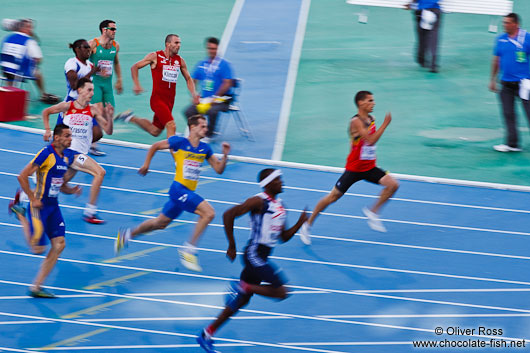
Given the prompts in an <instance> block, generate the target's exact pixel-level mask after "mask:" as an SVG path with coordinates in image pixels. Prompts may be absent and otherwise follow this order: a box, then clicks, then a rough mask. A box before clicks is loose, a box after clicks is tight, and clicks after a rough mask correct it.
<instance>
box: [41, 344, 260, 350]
mask: <svg viewBox="0 0 530 353" xmlns="http://www.w3.org/2000/svg"><path fill="white" fill-rule="evenodd" d="M252 346H254V345H252V344H246V343H216V344H215V347H216V348H217V347H252ZM164 348H199V345H198V344H139V345H127V346H75V347H73V346H69V347H54V348H48V349H46V351H84V350H101V351H103V352H105V351H107V350H111V349H164ZM31 352H35V351H31Z"/></svg>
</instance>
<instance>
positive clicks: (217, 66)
mask: <svg viewBox="0 0 530 353" xmlns="http://www.w3.org/2000/svg"><path fill="white" fill-rule="evenodd" d="M218 47H219V39H217V38H214V37H209V38H207V39H206V51H207V54H208V57H207V58H206V59H204V60H202V61H200V62H199V63H197V65H196V66H195V69H194V70H193V74H192V75H191V77H192V78H193V79H194V80H195V87H198V84H197V83H198V81H200V82H201V92H200V96H201V103H202V104H201V105H199V110H200V111H199V110H197V105H194V104H192V105H190V106H189V107H188V108H187V109H186V111H185V112H184V115H185V116H186V118H189V117H190V116H193V115H196V114H203V115H207V116H208V132H207V133H206V137H207V138H211V137H212V136H213V133H214V131H215V123H216V121H217V115H218V114H219V112H221V111H223V112H226V111H228V107H229V105H230V100H231V96H232V87H233V85H234V75H233V71H232V68H231V66H230V63H229V62H228V61H226V60H225V59H223V58H221V57H220V56H218V55H217V48H218ZM204 107H206V109H208V110H203V109H205V108H204Z"/></svg>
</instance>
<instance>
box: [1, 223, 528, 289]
mask: <svg viewBox="0 0 530 353" xmlns="http://www.w3.org/2000/svg"><path fill="white" fill-rule="evenodd" d="M0 225H6V224H5V223H2V222H0ZM19 227H20V226H19ZM67 233H73V234H75V233H74V232H67ZM99 237H100V238H103V236H99ZM105 238H106V239H109V240H114V238H113V237H105ZM133 241H136V242H140V241H138V240H133ZM144 243H145V242H144ZM151 244H155V243H154V242H151ZM160 245H162V244H160ZM167 246H168V247H177V248H180V247H182V246H183V245H172V244H168V245H167ZM197 250H201V251H209V252H216V253H223V254H224V253H225V252H224V251H223V250H214V249H207V248H197ZM0 253H4V254H11V255H17V256H28V257H38V258H42V257H43V256H42V255H33V254H25V253H19V252H11V251H6V250H0ZM270 258H271V259H276V260H284V261H289V262H302V263H311V264H319V265H326V266H337V267H344V268H357V269H363V270H375V271H385V272H395V273H407V274H416V275H425V276H434V277H443V278H455V279H465V280H475V281H484V282H496V283H507V284H518V285H530V282H525V281H514V280H506V279H499V278H488V277H475V276H464V275H454V274H446V273H438V272H426V271H417V270H405V269H396V268H390V267H378V266H366V265H354V264H343V263H338V262H328V261H318V260H306V259H297V258H290V257H282V256H270ZM59 261H67V262H78V263H85V264H92V265H97V266H107V267H117V268H128V269H135V270H139V268H135V267H128V266H121V265H113V264H103V263H96V262H90V261H82V260H74V259H67V258H60V259H59ZM146 271H149V272H159V273H171V274H176V275H180V276H192V274H187V273H181V272H171V271H162V270H156V269H146ZM193 276H197V277H202V278H211V279H220V278H219V277H215V278H214V277H211V276H204V275H197V274H195V275H193ZM290 287H291V288H303V289H307V290H316V291H319V290H322V289H314V288H312V289H310V288H308V287H295V286H290ZM324 290H325V291H327V289H324Z"/></svg>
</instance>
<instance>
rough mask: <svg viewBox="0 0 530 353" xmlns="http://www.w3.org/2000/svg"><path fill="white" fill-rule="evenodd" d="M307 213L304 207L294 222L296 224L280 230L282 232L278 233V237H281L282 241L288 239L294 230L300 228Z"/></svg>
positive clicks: (296, 230)
mask: <svg viewBox="0 0 530 353" xmlns="http://www.w3.org/2000/svg"><path fill="white" fill-rule="evenodd" d="M307 218H308V217H307V213H306V210H305V209H304V211H303V212H302V214H301V215H300V217H299V218H298V221H297V222H296V224H295V225H294V226H292V227H291V228H289V229H287V230H286V229H284V230H283V231H282V234H281V235H280V237H281V238H282V241H283V242H284V243H285V242H287V241H289V239H291V238H292V237H293V236H294V235H295V233H296V232H298V229H300V227H301V226H302V224H304V223H305V221H307Z"/></svg>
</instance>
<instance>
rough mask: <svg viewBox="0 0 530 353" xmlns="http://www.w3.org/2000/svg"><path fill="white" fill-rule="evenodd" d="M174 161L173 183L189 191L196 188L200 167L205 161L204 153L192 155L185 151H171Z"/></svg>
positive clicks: (192, 153)
mask: <svg viewBox="0 0 530 353" xmlns="http://www.w3.org/2000/svg"><path fill="white" fill-rule="evenodd" d="M171 154H172V155H173V159H174V160H175V179H174V180H175V181H176V182H179V183H181V184H182V185H184V186H185V187H187V188H188V189H190V190H192V191H193V190H195V189H196V188H197V183H198V182H199V174H200V172H201V170H200V168H201V165H202V164H203V163H204V160H205V159H206V153H194V152H190V151H185V150H180V149H179V150H178V151H172V153H171Z"/></svg>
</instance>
